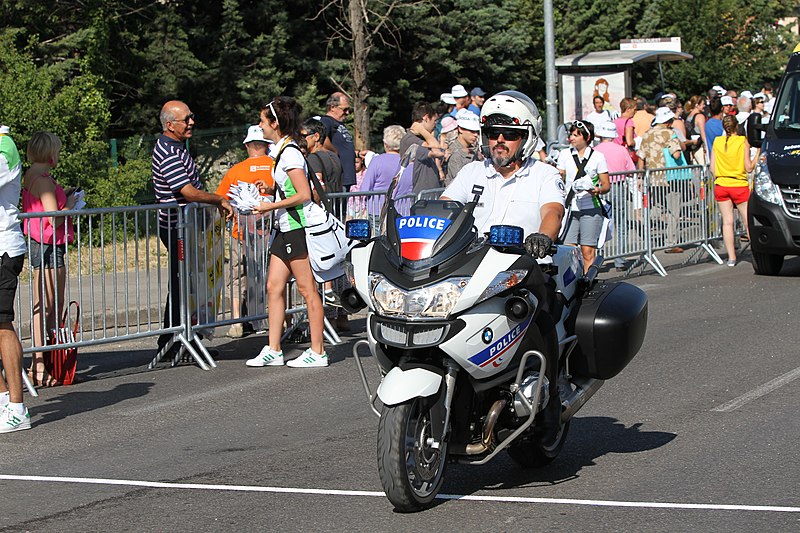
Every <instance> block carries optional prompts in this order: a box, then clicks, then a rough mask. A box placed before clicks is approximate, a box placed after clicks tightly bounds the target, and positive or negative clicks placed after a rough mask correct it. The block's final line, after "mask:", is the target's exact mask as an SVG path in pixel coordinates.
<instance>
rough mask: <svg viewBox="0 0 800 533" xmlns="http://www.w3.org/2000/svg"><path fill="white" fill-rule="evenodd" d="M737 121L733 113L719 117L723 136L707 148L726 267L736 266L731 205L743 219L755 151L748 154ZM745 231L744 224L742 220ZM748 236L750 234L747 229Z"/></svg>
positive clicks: (756, 157) (754, 161)
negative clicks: (748, 176) (726, 262)
mask: <svg viewBox="0 0 800 533" xmlns="http://www.w3.org/2000/svg"><path fill="white" fill-rule="evenodd" d="M737 126H738V122H737V121H736V117H734V116H730V115H728V116H725V117H724V118H723V119H722V128H723V130H724V131H725V135H720V136H719V137H717V138H716V139H714V146H713V147H712V150H711V174H713V175H714V176H715V179H714V199H715V200H716V201H717V205H719V211H720V213H721V214H722V240H723V242H724V243H725V250H726V251H727V252H728V266H729V267H732V266H736V248H735V247H734V245H733V208H734V206H735V207H736V208H737V209H738V210H739V215H740V216H741V217H742V220H744V221H746V220H747V200H748V199H749V198H750V187H749V185H748V183H747V173H748V172H752V171H753V168H755V166H756V161H757V160H758V155H759V152H758V151H757V152H756V155H755V157H754V158H751V157H750V143H748V142H747V138H746V137H744V136H742V135H739V134H738V133H737V132H736V127H737ZM745 230H747V224H746V223H745ZM747 236H748V238H749V237H750V234H749V231H748V235H747Z"/></svg>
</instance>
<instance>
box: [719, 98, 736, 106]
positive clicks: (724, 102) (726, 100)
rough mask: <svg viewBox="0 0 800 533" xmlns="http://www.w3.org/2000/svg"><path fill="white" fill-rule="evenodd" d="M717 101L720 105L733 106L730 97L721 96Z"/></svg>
mask: <svg viewBox="0 0 800 533" xmlns="http://www.w3.org/2000/svg"><path fill="white" fill-rule="evenodd" d="M719 101H720V103H721V104H722V105H733V98H731V97H730V96H723V97H722V98H720V99H719Z"/></svg>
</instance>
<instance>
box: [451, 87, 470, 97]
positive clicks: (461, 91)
mask: <svg viewBox="0 0 800 533" xmlns="http://www.w3.org/2000/svg"><path fill="white" fill-rule="evenodd" d="M450 94H452V95H453V98H463V97H465V96H469V94H468V93H467V90H466V89H465V88H464V86H463V85H453V88H452V89H450Z"/></svg>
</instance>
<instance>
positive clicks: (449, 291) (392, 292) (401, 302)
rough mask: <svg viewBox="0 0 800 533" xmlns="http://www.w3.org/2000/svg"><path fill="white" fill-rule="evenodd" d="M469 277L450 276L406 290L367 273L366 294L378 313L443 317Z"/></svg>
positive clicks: (407, 316) (417, 316) (383, 278)
mask: <svg viewBox="0 0 800 533" xmlns="http://www.w3.org/2000/svg"><path fill="white" fill-rule="evenodd" d="M469 280H470V278H469V277H453V278H448V279H446V280H443V281H440V282H439V283H435V284H433V285H430V286H428V287H421V288H419V289H414V290H411V291H407V290H405V289H401V288H400V287H397V286H395V285H394V284H392V283H391V282H389V281H388V280H387V279H386V278H385V277H383V276H382V275H381V274H371V275H370V295H371V297H372V302H373V304H375V308H376V309H377V310H378V313H379V314H381V315H385V316H400V317H406V318H447V317H448V316H449V315H450V312H451V311H452V310H453V308H454V307H455V305H456V303H457V302H458V299H459V298H460V297H461V294H462V293H463V292H464V288H465V287H466V286H467V284H468V283H469Z"/></svg>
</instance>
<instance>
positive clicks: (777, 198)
mask: <svg viewBox="0 0 800 533" xmlns="http://www.w3.org/2000/svg"><path fill="white" fill-rule="evenodd" d="M753 190H754V191H755V193H756V195H757V196H758V197H759V198H761V199H762V200H764V201H765V202H769V203H771V204H776V205H781V201H782V200H781V191H780V189H778V186H777V185H775V184H774V183H773V182H772V177H771V176H770V175H769V169H768V168H767V156H766V154H763V155H762V156H761V157H759V159H758V165H756V172H755V174H754V176H753Z"/></svg>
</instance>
